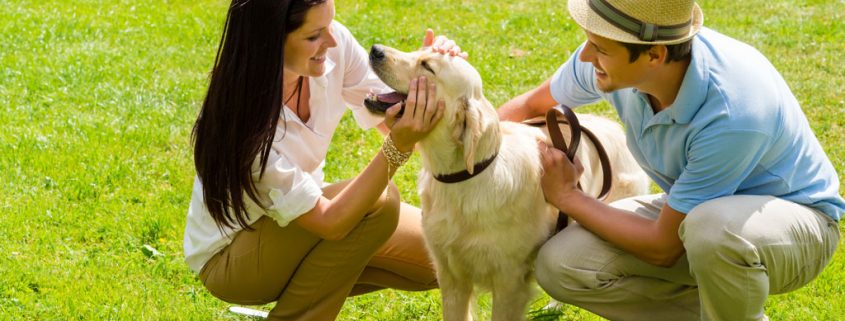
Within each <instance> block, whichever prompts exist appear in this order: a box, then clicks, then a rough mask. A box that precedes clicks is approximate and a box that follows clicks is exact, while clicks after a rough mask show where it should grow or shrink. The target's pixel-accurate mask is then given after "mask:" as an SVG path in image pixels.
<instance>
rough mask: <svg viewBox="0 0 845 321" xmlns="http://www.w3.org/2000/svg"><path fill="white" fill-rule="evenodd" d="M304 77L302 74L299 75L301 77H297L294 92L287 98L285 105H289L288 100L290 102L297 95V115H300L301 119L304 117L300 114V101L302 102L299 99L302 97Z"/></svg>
mask: <svg viewBox="0 0 845 321" xmlns="http://www.w3.org/2000/svg"><path fill="white" fill-rule="evenodd" d="M303 79H304V78H303V77H302V76H299V78H297V79H296V87H294V88H293V92H292V93H290V97H288V98H287V99H285V105H288V102H290V100H291V99H293V96H294V95H296V116H297V117H299V118H300V119H301V118H302V116H301V115H300V114H299V103H300V101H299V100H300V98H301V97H302V81H303Z"/></svg>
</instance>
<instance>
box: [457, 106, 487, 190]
mask: <svg viewBox="0 0 845 321" xmlns="http://www.w3.org/2000/svg"><path fill="white" fill-rule="evenodd" d="M477 103H478V101H477V100H472V99H469V98H467V97H461V98H459V99H458V106H456V107H457V108H455V109H456V112H455V126H454V127H453V129H452V138H454V139H455V141H456V142H457V143H458V145H460V146H461V147H462V148H463V152H464V162H465V163H466V167H467V172H469V173H470V174H472V171H473V167H474V166H475V146H476V144H477V143H478V140H479V139H481V120H482V119H481V112H480V111H479V109H478V108H477V106H474V105H473V104H477Z"/></svg>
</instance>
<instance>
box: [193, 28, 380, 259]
mask: <svg viewBox="0 0 845 321" xmlns="http://www.w3.org/2000/svg"><path fill="white" fill-rule="evenodd" d="M332 34H333V35H334V36H335V39H336V40H337V47H334V48H330V49H329V50H328V52H327V54H326V58H327V59H326V62H325V64H326V70H325V73H324V74H323V76H321V77H312V78H309V86H310V87H309V88H310V94H311V98H310V100H309V103H310V107H311V117H310V118H309V120H308V122H305V123H303V122H302V121H301V120H300V119H299V117H298V116H297V115H296V113H294V112H293V111H292V110H290V109H289V108H288V107H287V106H285V107H284V108H283V112H284V115H283V116H282V118H280V119H279V124H278V126H277V127H276V134H275V137H274V142H273V146H272V149H271V151H270V157H269V158H268V160H267V167H266V168H265V169H264V173H263V176H262V177H261V179H260V180H258V181H257V184H256V187H257V189H258V194H259V197H260V198H261V201H262V203H264V205H265V207H266V208H267V210H263V209H261V207H260V206H258V205H256V204H254V203H252V202H251V201H249V200H248V197H245V199H247V211H248V212H249V217H248V221H247V222H248V223H249V224H252V223H254V222H255V221H257V220H258V219H259V218H261V216H262V215H267V216H269V217H271V218H272V219H273V220H275V221H276V222H277V223H278V224H279V225H280V226H286V225H288V224H289V223H290V222H291V221H293V220H294V219H296V218H297V217H299V216H300V215H302V214H304V213H306V212H308V211H309V210H311V209H312V208H313V207H314V205H316V203H317V200H318V199H319V198H320V197H321V196H322V189H321V187H322V186H323V166H325V159H326V152H327V151H328V147H329V143H330V142H331V139H332V135H333V134H334V132H335V129H336V128H337V125H338V123H340V120H341V118H342V117H343V114H344V112H345V111H346V110H347V109H350V110H352V115H353V116H354V118H355V120H356V122H357V123H358V125H359V126H360V127H361V128H363V129H369V128H372V127H374V126H376V125H378V124H379V123H381V122H382V120H383V119H382V118H381V117H378V116H375V115H372V114H370V113H369V112H368V111H367V110H366V108H365V107H364V106H363V101H364V98H365V97H366V96H367V94H368V93H369V92H370V91H371V90H372V91H374V92H381V91H384V90H385V89H386V87H385V85H384V83H382V82H381V81H380V80H379V79H378V77H377V76H376V75H375V74H374V73H373V72H372V70H371V69H370V67H369V62H368V56H367V52H366V51H365V50H364V48H362V47H361V45H359V44H358V42H357V41H356V40H355V38H354V37H353V36H352V34H351V33H350V32H349V30H348V29H347V28H346V27H345V26H343V25H342V24H340V23H338V22H336V21H335V22H333V23H332ZM253 168H254V169H255V171H254V172H253V177H254V178H256V179H258V176H259V174H260V173H259V166H258V159H256V161H255V163H254V166H253ZM239 230H240V227H237V228H234V229H229V228H225V229H224V230H223V232H222V233H221V231H220V230H219V229H218V228H217V225H216V224H215V223H214V220H213V219H212V218H211V215H209V213H208V210H207V208H206V206H205V203H204V199H203V195H202V183H200V181H199V179H198V178H195V179H194V188H193V193H192V196H191V205H190V208H189V209H188V217H187V222H186V226H185V238H184V243H183V247H184V250H185V261H186V262H187V263H188V265H189V266H190V267H191V269H192V270H194V271H195V272H199V271H200V270H201V269H202V267H203V266H204V265H205V263H206V262H207V261H208V260H209V259H210V258H211V257H212V256H213V255H214V254H215V253H217V252H218V251H220V250H221V249H222V248H224V247H225V246H226V245H228V244H229V243H231V241H232V238H233V237H234V235H235V233H236V232H237V231H239Z"/></svg>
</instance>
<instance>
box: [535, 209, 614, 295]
mask: <svg viewBox="0 0 845 321" xmlns="http://www.w3.org/2000/svg"><path fill="white" fill-rule="evenodd" d="M600 241H601V239H599V238H598V237H597V236H595V235H594V234H592V233H590V232H589V231H587V230H585V229H583V228H582V227H580V226H570V227H568V228H567V229H566V231H564V232H561V233H560V234H558V235H556V236H554V237H553V238H551V239H549V241H548V242H546V244H544V245H543V246H542V247H541V248H540V250H539V252H538V253H537V259H536V260H535V262H534V273H535V278H536V279H537V283H538V284H539V285H540V287H542V288H543V290H544V291H546V293H548V294H549V295H550V296H551V297H553V298H555V299H557V300H559V301H562V302H567V303H574V302H573V301H574V300H575V299H576V298H577V296H578V295H579V294H583V293H584V292H589V291H592V290H596V289H599V288H601V287H602V286H603V283H604V282H602V281H601V279H603V278H602V277H600V276H599V274H601V273H603V272H600V271H599V270H600V268H601V266H590V265H591V264H590V262H598V261H597V260H591V259H588V257H589V256H591V253H589V252H590V250H589V249H590V248H594V246H584V245H585V243H589V242H600Z"/></svg>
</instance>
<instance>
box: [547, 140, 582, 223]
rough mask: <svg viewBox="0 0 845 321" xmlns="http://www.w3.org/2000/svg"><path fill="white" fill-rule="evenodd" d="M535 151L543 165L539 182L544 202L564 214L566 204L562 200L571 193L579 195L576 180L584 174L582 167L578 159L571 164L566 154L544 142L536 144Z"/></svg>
mask: <svg viewBox="0 0 845 321" xmlns="http://www.w3.org/2000/svg"><path fill="white" fill-rule="evenodd" d="M537 149H538V150H539V151H540V161H541V163H542V164H543V177H542V179H541V181H540V182H541V184H542V186H543V194H544V195H545V196H546V201H548V202H549V203H552V205H554V206H555V207H557V208H558V209H560V210H561V211H564V212H566V210H565V209H564V208H563V207H565V206H566V204H567V203H568V202H565V201H563V200H564V199H566V198H567V197H568V196H569V195H571V193H580V191H579V190H578V180H579V179H580V178H581V174H582V173H584V166H581V162H580V161H578V158H576V159H575V163H574V164H573V163H572V162H570V161H569V158H567V157H566V154H564V153H563V152H562V151H560V150H558V149H557V148H554V147H553V146H549V145H547V144H546V143H545V142H537Z"/></svg>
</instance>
